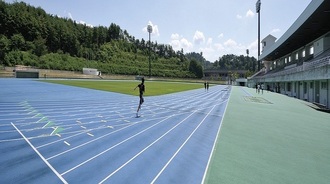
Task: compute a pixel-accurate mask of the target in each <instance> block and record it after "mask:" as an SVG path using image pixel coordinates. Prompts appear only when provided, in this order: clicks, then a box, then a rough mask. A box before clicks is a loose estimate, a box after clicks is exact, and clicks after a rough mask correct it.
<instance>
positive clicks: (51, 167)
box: [11, 123, 68, 184]
mask: <svg viewBox="0 0 330 184" xmlns="http://www.w3.org/2000/svg"><path fill="white" fill-rule="evenodd" d="M11 124H12V125H13V127H14V128H15V129H16V130H17V132H18V133H19V134H21V136H22V137H23V138H24V140H25V141H26V142H27V143H28V144H29V145H30V146H31V148H32V149H33V150H34V151H35V152H36V153H37V154H38V155H39V157H40V158H41V159H42V161H44V162H45V163H46V165H47V166H48V167H49V168H50V169H51V170H52V171H53V172H54V173H55V174H56V176H57V177H58V178H59V179H60V180H61V181H62V182H63V183H65V184H67V183H68V182H67V181H65V179H64V178H63V177H62V176H61V175H60V174H59V173H58V172H57V171H56V170H55V169H54V167H53V166H52V165H50V163H49V162H48V161H47V160H46V159H45V158H44V157H43V156H42V155H41V154H40V152H39V151H38V150H37V149H36V148H35V147H34V146H33V145H32V144H31V142H30V141H29V140H28V139H27V138H26V137H25V136H24V135H23V134H22V132H21V131H20V130H19V129H18V128H17V127H16V126H15V125H14V123H11Z"/></svg>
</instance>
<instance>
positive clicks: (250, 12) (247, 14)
mask: <svg viewBox="0 0 330 184" xmlns="http://www.w3.org/2000/svg"><path fill="white" fill-rule="evenodd" d="M246 17H247V18H252V17H254V13H253V11H252V10H248V11H247V12H246Z"/></svg>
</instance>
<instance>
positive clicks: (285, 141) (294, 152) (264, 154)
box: [205, 87, 330, 184]
mask: <svg viewBox="0 0 330 184" xmlns="http://www.w3.org/2000/svg"><path fill="white" fill-rule="evenodd" d="M307 104H308V103H307V102H304V101H301V100H298V99H295V98H290V97H287V96H284V95H281V94H277V93H272V92H266V91H264V93H263V94H261V92H260V94H258V93H256V91H255V89H250V88H245V87H233V88H232V93H231V96H230V100H229V104H228V107H227V110H226V113H225V117H224V121H223V123H222V127H221V130H220V134H219V136H218V139H217V144H216V150H215V151H214V153H213V156H212V160H211V162H210V167H209V170H208V174H207V176H206V179H205V183H226V184H230V183H233V184H239V183H244V184H246V183H253V184H258V183H260V184H265V183H274V184H275V183H276V184H278V183H282V184H283V183H290V184H292V183H299V184H302V183H306V184H307V183H308V184H309V183H318V184H320V183H329V181H330V114H328V113H324V112H319V111H316V110H314V109H312V108H310V107H309V106H308V105H307Z"/></svg>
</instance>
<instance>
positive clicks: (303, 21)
mask: <svg viewBox="0 0 330 184" xmlns="http://www.w3.org/2000/svg"><path fill="white" fill-rule="evenodd" d="M329 20H330V1H329V0H312V2H311V3H310V4H309V5H308V6H307V8H306V9H305V10H304V11H303V13H302V14H301V15H300V16H299V17H298V19H297V20H296V21H295V22H294V23H293V24H292V25H291V27H290V28H289V29H288V30H287V31H286V32H285V33H284V35H283V36H282V37H281V38H279V39H278V40H277V41H276V42H275V44H274V45H272V46H271V47H270V48H269V49H267V50H265V51H264V52H263V53H262V54H261V55H260V56H259V60H268V61H273V60H276V59H278V58H280V57H283V56H284V55H287V54H289V53H291V52H293V51H295V50H297V49H299V48H300V47H303V46H305V45H306V44H308V43H310V42H312V41H314V40H315V39H317V38H319V37H320V36H322V35H324V34H326V33H327V32H329V31H330V23H329Z"/></svg>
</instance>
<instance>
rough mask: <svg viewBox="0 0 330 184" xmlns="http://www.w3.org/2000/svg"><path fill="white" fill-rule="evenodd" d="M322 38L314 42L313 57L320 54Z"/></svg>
mask: <svg viewBox="0 0 330 184" xmlns="http://www.w3.org/2000/svg"><path fill="white" fill-rule="evenodd" d="M323 41H324V38H321V39H319V40H317V41H315V42H314V57H315V56H317V55H319V54H321V53H322V52H323V48H324V44H323V43H324V42H323Z"/></svg>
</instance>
